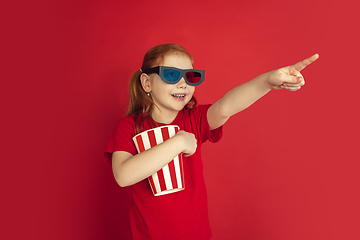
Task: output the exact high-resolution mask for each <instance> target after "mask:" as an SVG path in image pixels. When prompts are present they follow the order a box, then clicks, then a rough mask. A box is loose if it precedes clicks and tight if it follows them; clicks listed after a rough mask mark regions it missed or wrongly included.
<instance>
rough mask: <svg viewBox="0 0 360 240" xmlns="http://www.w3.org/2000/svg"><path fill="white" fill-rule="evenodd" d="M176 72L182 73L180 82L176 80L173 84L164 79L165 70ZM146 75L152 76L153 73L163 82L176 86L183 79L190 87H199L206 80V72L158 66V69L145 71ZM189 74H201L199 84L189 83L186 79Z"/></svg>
mask: <svg viewBox="0 0 360 240" xmlns="http://www.w3.org/2000/svg"><path fill="white" fill-rule="evenodd" d="M168 69H170V70H175V71H178V72H180V77H179V79H178V80H176V81H175V82H172V81H169V80H166V79H165V77H164V71H165V70H168ZM143 72H144V73H146V74H151V73H156V74H158V75H159V77H160V78H161V80H163V81H164V82H165V83H168V84H176V83H178V82H179V81H180V80H181V78H184V79H185V82H186V83H187V84H188V85H190V86H198V85H200V84H201V83H202V82H203V81H204V80H205V70H197V69H179V68H176V67H167V66H157V67H153V68H149V69H147V70H145V71H143ZM187 72H197V73H200V74H201V79H200V81H199V82H197V83H192V82H189V81H188V80H187V79H186V73H187Z"/></svg>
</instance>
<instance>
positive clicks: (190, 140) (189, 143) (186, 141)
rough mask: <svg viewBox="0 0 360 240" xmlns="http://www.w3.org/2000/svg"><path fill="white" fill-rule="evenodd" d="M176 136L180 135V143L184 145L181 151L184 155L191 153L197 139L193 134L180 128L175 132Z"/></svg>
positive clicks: (187, 155) (193, 150)
mask: <svg viewBox="0 0 360 240" xmlns="http://www.w3.org/2000/svg"><path fill="white" fill-rule="evenodd" d="M176 136H177V137H181V138H180V139H181V144H182V146H183V147H184V149H183V151H182V153H183V154H184V157H189V156H191V155H193V154H194V153H195V151H196V148H197V140H196V138H195V135H194V134H192V133H188V132H185V131H183V130H181V131H179V132H178V133H177V134H176Z"/></svg>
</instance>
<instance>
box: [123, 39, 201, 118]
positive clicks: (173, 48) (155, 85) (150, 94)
mask: <svg viewBox="0 0 360 240" xmlns="http://www.w3.org/2000/svg"><path fill="white" fill-rule="evenodd" d="M164 65H167V66H169V67H178V68H193V66H194V60H193V58H192V56H191V55H190V53H189V52H187V51H186V50H185V49H184V48H183V47H181V46H180V45H177V44H162V45H159V46H156V47H154V48H152V49H150V50H149V51H148V52H147V53H146V54H145V57H144V60H143V64H142V66H141V69H140V70H138V71H136V72H135V73H134V74H133V76H132V78H131V80H130V85H129V95H130V104H129V109H128V115H130V114H135V115H137V116H138V115H140V114H143V117H144V118H148V117H150V116H151V115H152V112H153V110H154V107H156V108H157V109H159V110H160V108H161V107H162V106H159V104H161V103H163V102H164V101H162V100H161V99H159V97H160V96H159V94H157V93H158V92H160V91H163V87H164V85H161V84H165V85H170V86H168V87H174V85H175V84H166V83H164V82H161V81H160V82H159V81H157V80H159V79H160V77H159V75H157V74H146V73H143V72H144V71H145V72H146V71H147V70H149V69H151V68H153V67H157V66H164ZM157 78H158V79H157ZM184 84H185V85H186V83H185V81H184V79H181V80H180V81H179V82H178V83H177V84H176V85H178V86H179V87H181V86H184V87H186V88H187V90H186V92H187V93H188V95H187V98H186V99H185V98H184V99H180V98H179V100H182V101H179V102H182V103H184V106H183V107H185V108H193V107H194V106H196V103H197V102H196V99H195V97H194V96H193V92H194V86H188V85H186V86H185V85H184ZM149 85H150V86H149ZM171 85H172V86H171ZM180 85H181V86H180ZM165 87H166V86H165ZM176 93H184V92H183V91H178V92H176V91H172V92H171V94H173V95H174V94H176ZM174 97H183V96H179V95H176V96H174ZM165 102H166V101H165ZM159 107H160V108H159ZM179 110H180V109H179Z"/></svg>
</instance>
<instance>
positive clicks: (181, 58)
mask: <svg viewBox="0 0 360 240" xmlns="http://www.w3.org/2000/svg"><path fill="white" fill-rule="evenodd" d="M163 66H167V67H176V68H180V69H191V68H193V66H192V63H191V60H190V59H189V58H188V57H187V56H186V55H184V54H168V55H166V56H165V57H164V63H163Z"/></svg>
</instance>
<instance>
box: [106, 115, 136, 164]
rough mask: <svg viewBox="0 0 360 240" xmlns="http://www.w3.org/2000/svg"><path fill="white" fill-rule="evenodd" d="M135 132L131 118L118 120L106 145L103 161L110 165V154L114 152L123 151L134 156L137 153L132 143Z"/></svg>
mask: <svg viewBox="0 0 360 240" xmlns="http://www.w3.org/2000/svg"><path fill="white" fill-rule="evenodd" d="M135 132H136V131H135V121H134V119H133V118H132V117H130V116H128V117H125V118H122V119H120V120H119V122H118V123H117V125H116V127H115V129H114V131H113V132H112V133H111V135H110V138H109V140H108V142H107V144H106V147H105V151H104V153H103V158H104V160H105V161H107V162H109V163H110V164H111V158H112V153H113V152H115V151H125V152H128V153H130V154H132V155H135V154H136V153H137V151H136V148H135V144H134V143H133V141H132V138H133V137H134V136H135Z"/></svg>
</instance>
